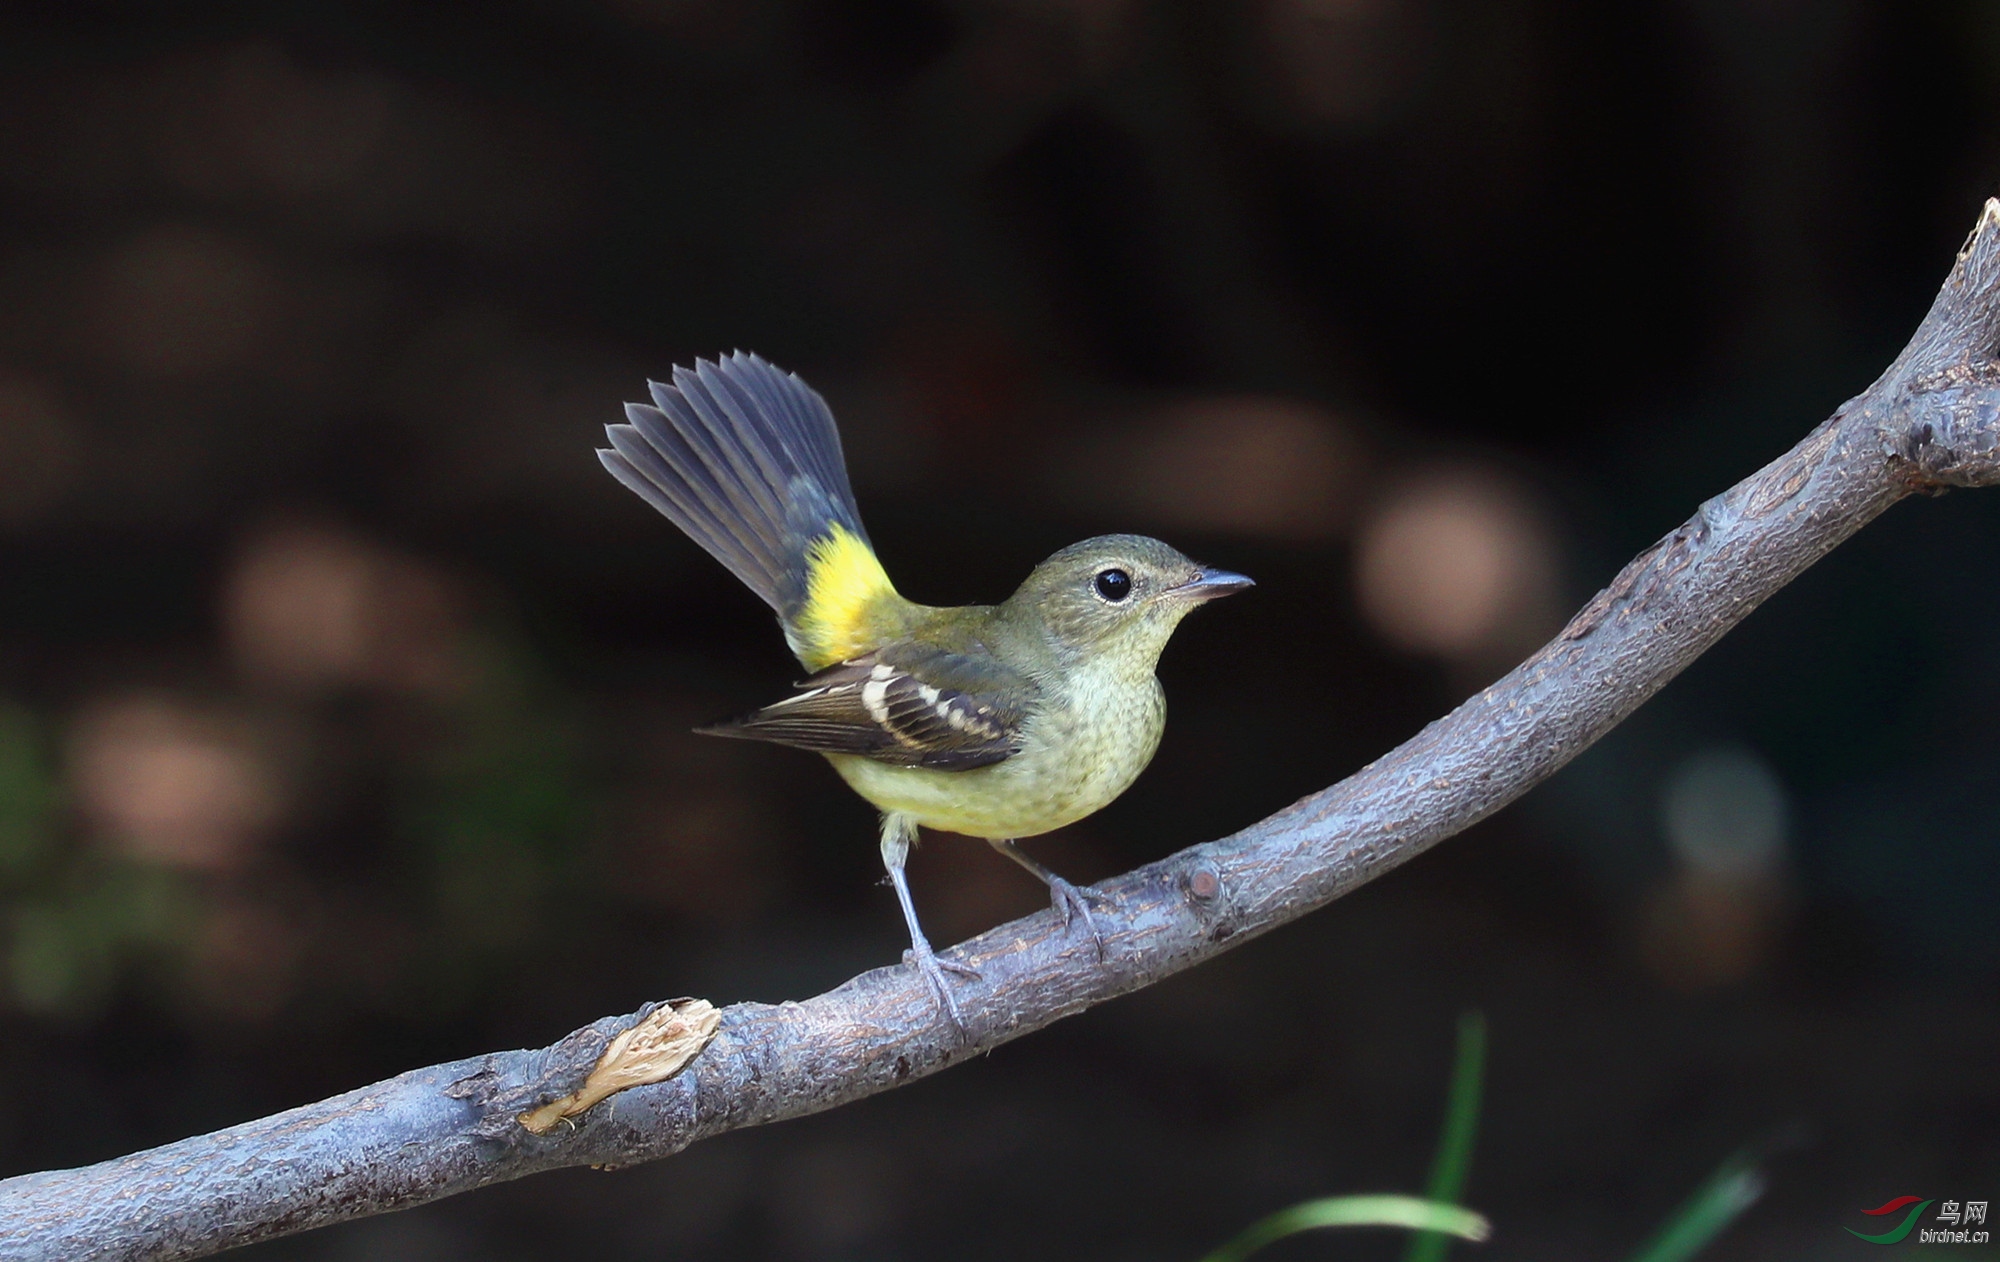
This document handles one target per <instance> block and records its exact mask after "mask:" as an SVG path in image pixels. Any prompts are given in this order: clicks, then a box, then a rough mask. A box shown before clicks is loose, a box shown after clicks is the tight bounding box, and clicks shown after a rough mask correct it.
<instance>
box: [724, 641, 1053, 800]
mask: <svg viewBox="0 0 2000 1262" xmlns="http://www.w3.org/2000/svg"><path fill="white" fill-rule="evenodd" d="M1035 695H1036V689H1035V687H1034V684H1033V683H1032V681H1030V680H1028V679H1027V678H1026V677H1025V676H1023V675H1021V674H1020V673H1019V672H1017V671H1014V670H1012V669H1010V668H1008V667H1007V666H1004V665H1002V664H1001V663H1000V662H998V661H995V660H994V659H992V658H990V657H985V656H973V655H969V654H964V653H950V652H946V651H944V650H941V649H934V648H926V647H924V646H921V645H914V644H895V645H890V646H887V647H885V648H883V649H880V650H878V651H876V652H873V653H868V654H865V655H863V656H861V657H857V658H854V659H853V660H852V661H846V662H841V663H838V664H837V665H834V666H829V667H827V668H826V669H825V670H823V671H820V672H819V673H818V674H815V675H813V676H811V677H810V678H808V679H806V680H805V681H804V682H803V683H801V684H800V685H799V691H798V692H797V693H796V694H794V695H793V696H790V697H787V698H786V699H785V700H783V701H780V702H778V703H777V704H775V705H768V706H765V707H764V708H763V709H761V710H758V711H757V712H755V713H754V714H748V715H745V716H744V717H743V718H740V719H735V720H733V721H730V722H727V723H718V724H715V725H713V726H711V727H705V728H701V729H700V730H701V731H702V732H705V733H707V734H709V735H712V736H734V737H739V738H741V739H744V740H753V741H771V742H773V743H775V744H779V745H791V746H794V747H796V748H799V749H810V750H815V751H817V752H819V753H824V754H859V755H860V756H862V757H864V758H872V759H874V760H875V761H877V762H885V763H893V764H895V765H897V766H904V767H935V768H939V769H942V770H946V771H966V770H970V769H971V768H974V767H985V766H990V765H991V764H993V763H996V762H1003V761H1005V760H1006V759H1008V758H1011V757H1013V756H1014V755H1015V754H1017V753H1019V752H1020V734H1021V726H1022V724H1023V723H1024V722H1025V721H1026V719H1027V716H1028V712H1029V710H1030V708H1031V707H1032V706H1033V704H1034V699H1035Z"/></svg>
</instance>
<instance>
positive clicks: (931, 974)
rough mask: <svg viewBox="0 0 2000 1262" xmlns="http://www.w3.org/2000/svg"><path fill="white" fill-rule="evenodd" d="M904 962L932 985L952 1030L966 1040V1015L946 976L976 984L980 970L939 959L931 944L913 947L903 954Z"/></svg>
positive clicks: (953, 961) (954, 961)
mask: <svg viewBox="0 0 2000 1262" xmlns="http://www.w3.org/2000/svg"><path fill="white" fill-rule="evenodd" d="M903 960H904V962H905V963H908V964H914V965H916V966H917V971H918V972H920V973H922V974H923V975H924V980H925V981H927V982H929V983H930V984H931V990H932V992H934V993H935V994H936V995H937V1001H938V1006H939V1007H941V1008H943V1009H944V1013H945V1015H946V1016H947V1017H949V1018H950V1019H951V1024H952V1028H953V1029H955V1030H957V1031H958V1037H959V1038H960V1039H964V1038H965V1037H966V1030H965V1015H964V1014H963V1013H961V1012H960V1011H959V1010H958V999H957V998H956V997H955V996H954V995H953V994H952V993H951V986H950V984H949V983H948V982H946V981H945V977H944V975H945V974H946V973H957V974H958V975H959V976H960V977H963V978H966V979H967V980H969V981H975V982H976V981H978V980H979V970H978V969H976V968H974V967H972V966H971V965H970V964H960V963H959V962H958V961H956V960H941V959H939V958H938V957H937V952H935V951H933V950H931V948H930V944H929V943H924V944H923V945H922V946H921V947H917V946H912V947H911V948H910V949H909V950H907V951H905V952H903Z"/></svg>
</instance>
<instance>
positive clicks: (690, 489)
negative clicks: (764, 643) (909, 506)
mask: <svg viewBox="0 0 2000 1262" xmlns="http://www.w3.org/2000/svg"><path fill="white" fill-rule="evenodd" d="M673 378H674V379H673V384H671V385H667V384H663V383H660V382H653V383H651V389H652V396H653V402H652V403H651V404H645V403H628V404H626V405H625V417H626V421H627V423H626V424H623V425H609V426H606V427H605V433H606V436H607V437H609V439H610V440H611V446H610V447H609V448H607V449H602V450H600V451H599V452H598V453H597V455H598V459H600V460H602V461H603V462H604V467H605V468H606V469H607V470H609V471H610V473H611V476H613V477H615V478H617V479H618V480H619V481H620V482H622V483H624V484H625V486H626V487H628V488H630V489H631V490H632V491H633V492H634V493H636V494H637V495H638V496H639V497H640V498H641V499H643V500H645V501H646V502H647V503H648V504H651V505H652V506H653V507H654V508H656V509H658V510H659V511H660V512H661V513H662V514H664V515H665V516H666V517H667V518H668V519H669V520H670V521H672V522H673V523H674V524H675V525H677V526H679V527H680V528H681V529H682V530H683V531H685V532H687V535H688V537H689V538H691V539H693V540H694V541H695V542H696V543H698V544H700V545H701V546H702V547H704V548H706V549H707V550H708V551H709V553H710V554H711V555H712V556H714V557H715V559H716V560H718V561H720V562H722V563H723V564H724V565H726V566H728V567H729V571H730V572H731V573H732V574H734V575H736V577H737V578H739V579H741V580H743V583H744V585H745V586H747V587H748V588H749V589H750V590H751V591H753V592H756V593H757V595H758V596H760V597H762V598H763V600H764V602H765V603H766V604H768V605H770V606H771V608H772V609H774V610H776V611H777V613H778V616H779V618H780V620H781V621H782V622H783V623H784V625H785V628H786V632H787V635H788V637H789V638H791V639H792V641H793V647H794V648H795V649H797V650H798V651H799V653H800V656H801V657H806V658H809V659H810V658H819V657H823V656H825V653H824V652H823V651H819V650H820V649H821V647H822V646H821V645H820V643H819V642H820V641H821V640H823V639H824V638H825V628H824V625H823V624H824V623H825V622H826V620H827V619H826V613H825V611H824V610H823V609H819V608H817V607H816V606H818V605H822V604H825V603H826V596H827V591H826V589H827V588H828V586H829V583H828V579H829V575H828V574H827V573H826V572H825V571H826V570H827V569H828V566H827V564H826V561H827V560H828V558H830V557H835V556H845V555H849V554H852V553H853V552H854V551H855V547H854V545H856V544H858V545H859V551H860V553H861V554H862V555H863V556H865V558H866V565H865V566H864V567H863V568H865V569H869V570H872V571H873V575H880V567H879V565H876V564H875V563H874V551H873V548H872V547H871V546H870V545H869V543H868V532H867V531H866V530H864V529H863V528H862V526H861V514H860V512H859V511H858V510H857V509H856V508H855V505H854V491H853V488H852V487H850V486H849V485H848V481H847V465H846V461H845V460H844V459H843V457H842V455H841V450H840V432H839V430H838V429H836V428H835V426H834V422H833V413H832V412H831V411H830V410H829V409H828V408H827V406H826V401H825V400H823V399H821V398H820V396H819V394H818V392H816V391H815V390H813V388H812V387H810V386H808V385H807V384H806V383H805V382H803V381H801V380H800V379H799V378H798V377H797V376H796V375H794V374H792V373H788V372H785V371H783V370H782V369H779V368H778V367H776V366H775V365H773V364H772V363H770V361H768V360H766V359H764V358H763V357H762V356H759V355H754V354H749V353H746V352H743V351H737V352H735V353H734V354H731V355H725V356H722V357H720V358H719V359H718V360H717V361H716V362H714V363H710V362H708V361H707V360H697V361H695V366H694V367H693V368H692V369H688V368H680V367H676V368H675V369H674V373H673ZM816 566H817V567H818V568H819V569H820V570H821V571H822V573H821V574H820V576H819V579H818V582H817V583H815V575H814V570H815V567H816ZM872 581H873V577H872V576H868V577H867V578H866V582H872ZM864 585H865V584H864ZM880 585H881V588H882V589H883V590H892V589H890V588H889V587H888V579H887V577H886V576H882V577H881V578H880ZM816 586H817V587H818V588H819V589H820V590H819V591H817V592H816V591H815V587H816ZM840 586H843V587H847V586H855V584H851V583H842V584H840ZM816 597H817V599H816Z"/></svg>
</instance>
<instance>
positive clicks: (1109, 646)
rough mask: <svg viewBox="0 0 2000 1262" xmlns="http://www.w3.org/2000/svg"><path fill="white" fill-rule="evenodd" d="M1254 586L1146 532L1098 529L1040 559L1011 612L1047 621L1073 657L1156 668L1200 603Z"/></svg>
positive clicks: (1011, 604)
mask: <svg viewBox="0 0 2000 1262" xmlns="http://www.w3.org/2000/svg"><path fill="white" fill-rule="evenodd" d="M1250 586H1252V583H1251V581H1250V580H1249V579H1247V578H1245V577H1244V576H1243V575H1241V574H1232V573H1230V572H1229V571H1228V570H1218V569H1216V568H1214V567H1213V566H1208V565H1202V564H1200V563H1198V562H1195V561H1191V560H1189V559H1188V558H1187V557H1185V556H1183V555H1181V553H1180V552H1178V551H1177V550H1175V549H1173V548H1171V547H1168V546H1167V545H1166V544H1164V543H1161V542H1160V541H1159V540H1158V539H1149V538H1147V537H1146V536H1144V535H1099V536H1098V537H1097V538H1095V539H1086V540H1084V541H1083V542H1082V543H1075V544H1071V545H1070V546H1069V547H1067V548H1064V549H1063V550H1062V551H1061V552H1058V553H1056V554H1055V555H1054V556H1052V557H1050V558H1049V559H1048V560H1046V561H1044V562H1042V563H1041V564H1040V565H1038V566H1036V567H1035V571H1034V573H1032V574H1030V575H1028V579H1027V581H1026V582H1024V583H1022V584H1021V586H1020V589H1019V590H1017V591H1016V592H1015V593H1014V594H1013V595H1012V596H1010V597H1008V598H1007V603H1006V605H1005V606H1003V610H1004V612H1005V613H1006V614H1008V615H1010V616H1012V617H1015V618H1020V619H1025V620H1027V621H1030V622H1032V623H1035V624H1038V625H1040V626H1041V627H1044V628H1046V629H1047V631H1048V634H1049V636H1050V638H1051V640H1052V641H1053V645H1054V647H1055V648H1056V650H1057V651H1058V652H1059V653H1061V654H1063V655H1064V656H1065V657H1068V658H1071V659H1072V660H1075V659H1078V658H1085V657H1088V658H1096V659H1104V658H1110V659H1113V660H1117V661H1120V662H1122V663H1125V664H1129V665H1131V666H1133V667H1135V668H1138V669H1143V670H1145V671H1147V672H1150V671H1151V670H1152V669H1153V666H1154V664H1155V663H1157V662H1158V661H1159V657H1160V650H1162V649H1164V648H1165V647H1166V644H1167V639H1168V637H1169V636H1171V635H1172V634H1173V633H1174V628H1175V627H1176V626H1179V625H1180V620H1181V619H1182V618H1185V617H1186V616H1187V615H1188V613H1189V612H1190V611H1192V610H1193V609H1194V608H1195V606H1197V605H1201V604H1205V603H1206V602H1208V601H1211V600H1214V599H1215V598H1216V597H1218V596H1227V595H1229V594H1230V593H1232V592H1240V591H1242V590H1243V589H1244V588H1246V587H1250Z"/></svg>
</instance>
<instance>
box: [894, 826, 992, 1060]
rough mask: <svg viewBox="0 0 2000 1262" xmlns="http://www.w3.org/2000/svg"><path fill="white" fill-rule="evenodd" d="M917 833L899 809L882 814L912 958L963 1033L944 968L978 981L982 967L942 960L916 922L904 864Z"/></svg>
mask: <svg viewBox="0 0 2000 1262" xmlns="http://www.w3.org/2000/svg"><path fill="white" fill-rule="evenodd" d="M915 832H916V825H915V824H914V823H912V822H911V820H910V817H909V816H907V815H904V814H902V813H901V812H899V811H886V812H884V813H883V815H882V866H883V867H885V868H887V869H889V884H891V885H893V886H895V887H896V901H897V902H899V903H901V904H902V905H903V920H904V922H905V923H907V924H908V925H909V927H910V959H911V960H912V962H914V963H915V964H916V966H917V970H918V971H919V972H921V973H922V974H923V975H924V977H925V979H926V980H928V981H929V982H930V984H931V989H932V990H934V991H936V992H937V997H938V1003H939V1004H940V1005H942V1006H943V1008H944V1010H945V1013H946V1015H948V1016H950V1017H951V1023H952V1025H954V1026H956V1027H957V1028H958V1032H959V1034H960V1035H961V1036H963V1035H964V1033H965V1019H964V1018H963V1017H962V1016H960V1015H959V1011H958V1000H957V999H954V998H953V997H952V993H951V987H950V986H948V985H946V984H945V980H944V974H945V970H947V969H949V970H951V971H952V972H954V973H957V974H959V975H961V976H963V977H970V978H972V979H974V980H977V979H978V977H979V970H978V969H976V968H973V967H971V966H970V965H966V964H959V963H955V962H949V961H945V960H940V959H939V958H938V957H937V952H935V951H933V950H931V943H930V939H929V938H926V937H925V936H924V930H923V926H921V925H919V924H918V923H917V906H916V904H915V903H913V902H911V901H910V882H909V880H908V879H907V878H906V877H904V875H903V863H904V861H905V860H906V859H908V858H909V857H910V839H911V837H912V835H913V834H915Z"/></svg>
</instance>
